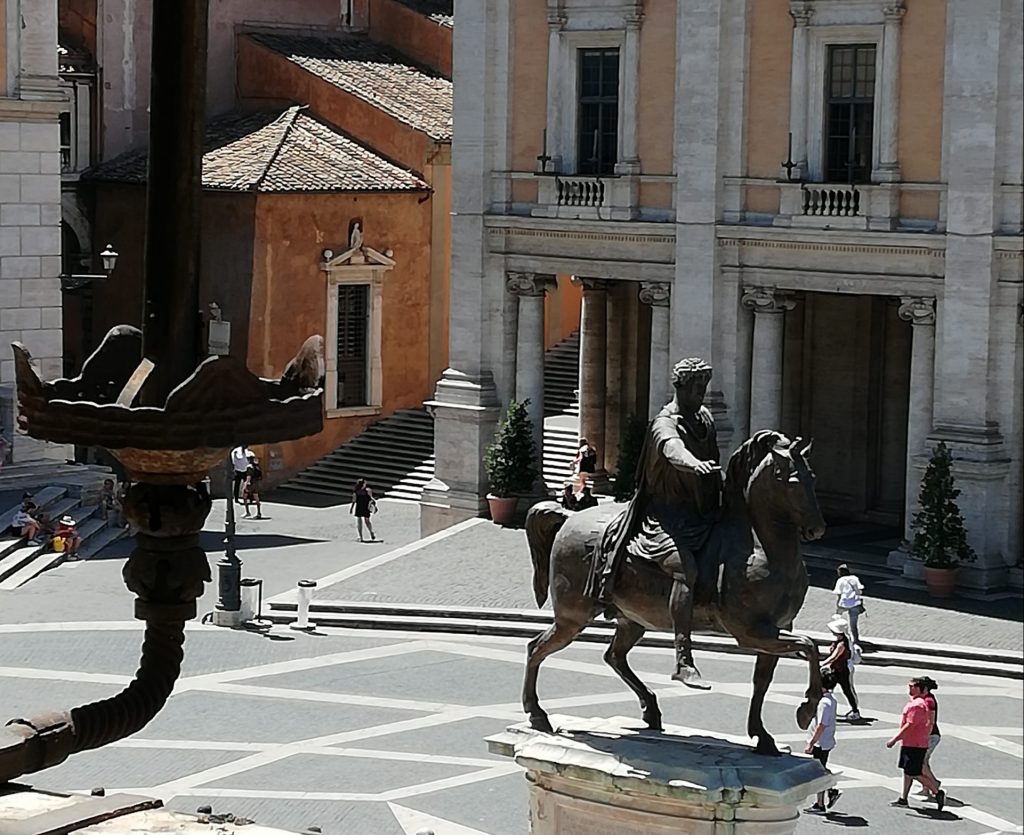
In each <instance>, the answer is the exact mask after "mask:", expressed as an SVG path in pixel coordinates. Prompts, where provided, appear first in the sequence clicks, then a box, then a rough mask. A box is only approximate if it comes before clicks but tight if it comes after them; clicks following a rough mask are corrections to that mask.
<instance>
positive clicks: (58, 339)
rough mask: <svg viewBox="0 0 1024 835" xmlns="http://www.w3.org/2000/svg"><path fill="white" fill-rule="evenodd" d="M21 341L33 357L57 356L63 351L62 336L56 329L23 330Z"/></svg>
mask: <svg viewBox="0 0 1024 835" xmlns="http://www.w3.org/2000/svg"><path fill="white" fill-rule="evenodd" d="M22 341H23V342H24V343H25V347H27V348H28V350H29V351H30V352H31V353H32V356H34V357H40V358H42V357H59V356H61V355H62V353H63V351H64V338H63V335H62V334H61V332H60V331H59V330H57V329H48V330H42V329H40V330H34V331H25V332H24V333H23V334H22Z"/></svg>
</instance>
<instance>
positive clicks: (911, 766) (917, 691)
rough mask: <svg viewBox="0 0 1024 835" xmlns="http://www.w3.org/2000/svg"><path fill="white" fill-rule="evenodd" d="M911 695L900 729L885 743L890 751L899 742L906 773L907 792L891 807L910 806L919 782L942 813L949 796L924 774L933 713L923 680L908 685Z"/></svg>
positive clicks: (904, 789) (904, 779)
mask: <svg viewBox="0 0 1024 835" xmlns="http://www.w3.org/2000/svg"><path fill="white" fill-rule="evenodd" d="M907 692H908V694H909V698H908V699H907V703H906V705H905V706H904V707H903V715H902V716H901V717H900V729H899V730H898V731H897V732H896V735H895V736H894V737H893V738H892V739H890V740H889V741H888V742H886V743H885V747H886V748H892V747H893V746H894V745H895V744H896V743H897V742H898V743H900V758H899V761H898V762H899V767H900V768H901V769H902V770H903V791H902V793H901V794H900V796H899V799H898V800H894V801H893V802H892V803H890V804H889V805H890V806H903V807H906V806H908V805H909V803H908V801H907V795H909V794H910V787H911V786H912V785H913V784H914V781H915V780H917V782H918V783H920V784H921V785H922V786H924V788H925V789H927V790H928V791H929V792H930V793H931V794H934V795H935V802H936V804H938V807H939V811H940V812H941V811H942V807H943V805H944V804H945V802H946V793H945V792H944V791H943V790H942V789H940V788H939V787H938V784H937V783H936V782H935V779H934V778H932V777H930V776H929V775H927V774H925V773H924V757H925V754H927V753H928V735H929V733H930V732H931V729H932V711H931V708H930V707H929V706H928V704H927V702H925V700H924V694H925V688H924V687H923V681H922V679H920V678H912V679H911V680H910V681H909V682H908V683H907Z"/></svg>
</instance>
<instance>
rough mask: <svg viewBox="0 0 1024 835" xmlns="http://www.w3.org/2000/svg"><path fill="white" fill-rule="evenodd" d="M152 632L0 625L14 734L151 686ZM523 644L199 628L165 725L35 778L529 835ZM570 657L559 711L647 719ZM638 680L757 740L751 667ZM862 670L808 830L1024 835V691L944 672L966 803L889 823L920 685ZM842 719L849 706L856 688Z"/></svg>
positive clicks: (951, 781)
mask: <svg viewBox="0 0 1024 835" xmlns="http://www.w3.org/2000/svg"><path fill="white" fill-rule="evenodd" d="M140 637H141V630H140V625H139V624H138V623H134V622H107V623H77V624H63V625H61V627H60V628H59V629H55V628H53V627H52V626H51V627H50V628H49V629H45V628H44V629H42V630H41V629H40V628H38V625H34V624H12V625H0V665H2V666H0V720H5V719H6V718H8V717H13V716H17V715H19V714H20V713H23V712H25V711H27V710H30V709H31V710H37V709H39V708H42V707H66V706H70V705H72V704H76V703H81V702H82V701H84V700H88V699H92V698H97V697H102V696H106V695H109V694H110V693H111V692H114V691H116V690H118V689H120V687H121V685H122V684H123V682H125V681H126V680H128V678H129V677H130V676H131V675H132V673H133V672H134V667H135V662H136V658H137V652H138V646H139V642H140ZM524 644H525V641H524V640H522V639H511V638H492V637H480V636H462V635H457V636H438V635H427V634H423V633H401V632H372V631H364V630H357V631H344V630H322V632H321V634H313V635H307V634H299V633H294V632H291V631H290V630H287V629H284V628H281V627H277V628H275V630H274V633H273V634H272V636H271V637H269V638H268V637H263V636H260V635H257V634H255V633H247V632H244V631H232V630H223V629H217V628H215V627H205V626H200V625H194V626H191V627H190V628H189V631H188V635H187V641H186V661H185V667H184V670H183V675H182V678H181V680H180V681H179V683H178V686H177V688H176V690H175V693H174V695H173V696H172V697H171V699H170V700H169V702H168V704H167V706H166V707H165V708H164V710H163V711H162V713H161V714H160V715H159V716H158V717H157V718H156V719H155V720H154V721H153V722H152V723H151V724H150V725H149V726H148V727H146V728H145V729H144V730H143V731H141V732H140V733H138V734H136V735H135V736H134V737H131V738H130V739H127V740H124V741H122V742H120V743H118V744H116V745H113V746H110V747H108V748H105V749H101V750H99V751H92V752H87V753H84V754H79V755H77V756H75V757H72V758H71V759H70V760H68V761H67V762H65V763H63V764H62V765H60V766H58V767H57V768H54V769H50V770H48V771H45V772H42V773H40V774H37V775H34V776H33V782H34V784H35V785H36V786H38V787H40V788H50V789H54V790H61V791H88V790H89V789H90V788H92V787H94V786H104V787H105V788H106V789H107V791H108V792H112V791H127V792H138V793H142V794H149V795H154V796H158V797H161V798H163V799H164V800H165V801H166V802H167V804H168V805H169V806H170V807H172V808H176V809H181V810H183V811H194V810H195V809H196V807H197V806H200V805H203V804H207V803H208V804H210V805H212V806H213V809H214V811H215V812H226V811H231V812H233V813H234V814H236V815H242V816H245V817H248V818H253V819H255V820H256V821H257V822H258V823H261V824H265V825H270V826H279V827H282V828H285V829H290V830H295V831H301V830H303V829H305V828H306V827H307V826H310V825H311V824H316V825H319V826H320V827H321V829H322V830H323V832H324V833H339V835H404V833H413V832H418V831H420V830H422V829H432V830H433V831H434V833H435V835H473V833H478V834H479V833H485V835H526V833H527V818H526V787H525V783H524V780H523V777H522V774H521V771H520V769H519V768H518V767H517V766H516V765H515V764H514V763H512V762H511V761H509V760H507V759H505V758H502V757H497V756H493V755H491V754H489V753H488V751H487V748H486V745H485V743H484V742H483V737H484V736H487V735H489V734H493V733H496V732H499V731H501V730H503V729H504V728H505V726H507V725H509V724H511V723H513V722H517V721H520V720H521V718H522V714H521V710H520V707H519V704H518V701H519V688H520V685H521V677H522V669H523V659H524V649H523V647H524ZM602 651H603V648H602V647H599V646H597V647H595V646H588V645H579V646H573V647H570V648H568V649H566V650H564V651H563V652H561V653H559V654H557V655H556V656H553V657H551V658H549V659H547V661H545V664H544V667H543V668H542V671H541V679H540V692H541V697H542V700H543V703H544V705H545V707H546V708H547V709H548V710H549V711H550V712H551V713H571V714H575V715H579V716H587V717H593V716H596V717H609V716H631V717H632V716H636V714H637V705H636V703H635V699H634V697H633V696H632V694H631V693H630V692H629V691H628V690H627V689H626V688H625V686H624V685H623V684H622V683H621V682H620V681H619V679H618V678H617V677H616V676H615V674H614V673H613V672H612V671H611V670H610V669H609V668H608V667H607V666H606V665H605V664H604V662H603V661H602V660H601V657H600V656H601V652H602ZM630 658H631V661H632V662H633V664H634V667H635V668H636V670H637V672H638V673H639V674H640V675H641V676H642V677H643V678H644V679H645V680H646V681H648V682H649V683H650V684H651V685H652V686H653V687H654V688H655V690H656V691H657V692H658V694H659V698H660V700H661V702H662V707H663V711H664V714H665V721H666V723H669V724H673V725H679V726H683V727H686V728H690V729H692V730H694V731H710V732H717V733H728V734H732V735H737V734H740V733H742V730H743V725H744V717H745V713H746V700H747V698H748V696H749V692H750V684H749V676H750V674H751V669H752V661H751V659H749V658H738V657H736V656H726V655H712V654H710V653H703V654H702V655H701V657H699V659H698V663H699V664H700V665H701V668H702V672H703V673H704V675H705V677H706V678H707V679H708V680H709V681H711V682H712V684H713V689H712V690H711V691H710V692H707V693H702V692H697V691H692V690H688V689H686V688H683V687H680V686H679V685H676V684H674V683H672V682H671V681H669V680H668V677H667V671H668V669H669V661H670V659H669V656H668V655H667V653H666V651H664V650H657V649H650V648H638V649H636V650H634V651H633V653H632V654H631V656H630ZM925 671H926V670H924V669H920V670H912V671H911V670H903V669H898V668H859V669H858V671H857V689H858V691H859V695H860V697H861V701H862V707H861V713H862V714H863V716H864V718H865V721H864V723H863V724H858V725H856V726H851V725H846V724H841V726H840V730H839V734H838V745H837V748H836V750H835V751H834V752H833V754H832V758H831V760H830V767H832V769H833V770H834V771H840V772H842V774H841V777H840V782H839V786H840V788H842V789H843V790H844V796H843V798H842V800H841V801H840V803H839V804H838V806H837V807H836V812H837V814H836V816H835V817H834V818H833V819H832V820H824V819H820V818H808V817H804V818H802V819H801V820H800V822H799V825H798V829H797V831H798V832H800V833H811V832H835V824H836V823H842V824H845V825H846V826H853V827H857V826H864V825H870V826H872V827H874V828H875V831H880V832H885V833H901V832H907V833H910V832H913V833H929V832H932V831H934V832H942V833H970V834H971V835H975V834H976V833H977V834H978V835H980V833H995V832H1022V831H1024V829H1022V824H1024V809H1022V800H1021V797H1022V789H1024V781H1022V779H1021V777H1022V764H1024V745H1022V742H1024V738H1022V734H1024V727H1022V724H1024V723H1022V700H1024V687H1022V683H1021V682H1019V681H1012V680H1008V679H996V678H982V677H974V676H956V675H950V674H942V673H932V675H933V676H934V677H935V678H936V679H938V680H939V682H940V688H939V691H938V695H939V697H940V700H941V708H940V713H941V726H942V731H943V742H942V745H941V746H940V747H939V749H938V751H937V752H936V755H935V759H934V768H935V770H936V773H937V774H938V776H939V777H940V779H941V780H942V781H943V785H944V787H945V788H946V789H947V791H948V793H949V795H950V796H951V797H952V798H953V800H952V801H951V802H950V803H949V805H948V806H947V809H946V811H945V812H944V813H942V814H941V815H940V814H937V813H936V812H935V811H934V809H933V808H932V807H931V806H930V805H929V804H926V803H925V802H923V801H921V800H916V801H914V800H912V805H914V808H912V809H911V810H909V811H908V810H900V809H890V808H889V807H888V801H889V800H891V799H892V798H893V797H894V796H895V795H894V792H896V791H898V789H899V786H900V783H901V779H900V775H899V772H898V771H897V768H896V764H895V757H896V752H895V751H890V750H887V749H885V747H884V742H885V740H886V739H887V738H888V737H889V736H891V735H892V733H893V731H894V729H895V727H896V725H897V724H898V721H899V712H900V709H901V708H902V705H903V703H904V700H905V695H904V694H905V682H906V679H907V677H908V676H910V675H913V674H917V673H921V672H925ZM805 678H806V667H805V666H804V665H803V664H800V663H797V662H792V661H783V662H782V663H781V664H780V666H779V669H778V674H777V676H776V681H775V683H774V684H773V687H772V689H771V691H770V693H769V696H768V702H767V703H766V705H765V710H764V715H765V722H766V724H767V725H768V727H769V728H770V729H771V730H772V731H773V733H774V734H775V736H776V739H777V740H778V741H779V743H780V744H788V745H790V746H791V747H792V748H793V749H794V750H797V751H798V750H801V749H802V742H803V740H804V738H805V736H804V734H803V733H802V732H800V731H799V730H798V729H797V728H796V725H795V722H794V719H793V711H794V708H795V706H796V705H797V704H798V703H799V701H800V700H801V694H802V691H803V689H804V687H805V686H806V685H805ZM837 698H838V700H839V702H840V711H841V712H845V709H846V708H845V703H844V700H843V697H842V695H841V694H838V695H837Z"/></svg>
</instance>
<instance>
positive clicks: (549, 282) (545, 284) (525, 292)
mask: <svg viewBox="0 0 1024 835" xmlns="http://www.w3.org/2000/svg"><path fill="white" fill-rule="evenodd" d="M554 284H555V277H554V276H552V275H547V274H545V273H518V272H510V273H506V274H505V289H506V290H508V292H510V293H511V294H512V295H513V296H543V295H544V294H545V293H546V292H547V291H548V290H550V289H551V288H552V287H554Z"/></svg>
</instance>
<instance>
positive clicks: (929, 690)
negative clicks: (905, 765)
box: [918, 676, 942, 799]
mask: <svg viewBox="0 0 1024 835" xmlns="http://www.w3.org/2000/svg"><path fill="white" fill-rule="evenodd" d="M918 681H919V682H920V683H921V689H922V691H923V698H924V701H925V704H927V705H928V708H929V710H931V713H932V729H931V732H930V733H929V734H928V750H927V751H925V754H924V765H923V766H922V768H921V773H922V774H924V776H925V777H929V778H931V779H932V780H934V781H935V785H936V786H938V787H939V788H942V781H941V780H940V779H939V778H938V777H936V776H935V772H934V771H932V754H933V753H934V752H935V749H936V748H937V747H938V745H939V743H940V742H941V741H942V734H941V733H940V732H939V701H938V699H936V698H935V689H936V688H937V687H938V686H939V685H938V684H937V683H936V682H935V679H933V678H931V677H930V676H918ZM919 794H920V795H923V796H925V797H931V798H932V799H934V796H933V795H932V793H931V792H930V791H928V789H926V788H922V789H921V791H920V792H919Z"/></svg>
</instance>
